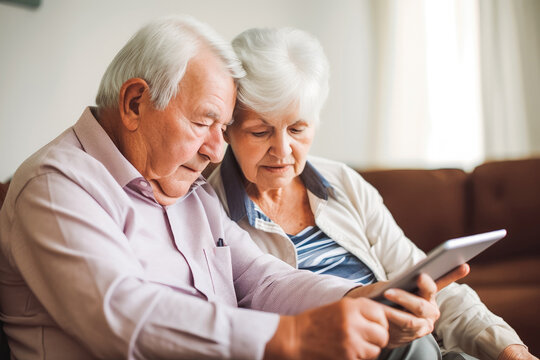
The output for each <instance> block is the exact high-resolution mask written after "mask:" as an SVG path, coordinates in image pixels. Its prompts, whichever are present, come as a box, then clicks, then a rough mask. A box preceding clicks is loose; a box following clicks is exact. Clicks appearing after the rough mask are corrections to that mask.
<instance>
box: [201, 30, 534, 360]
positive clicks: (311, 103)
mask: <svg viewBox="0 0 540 360" xmlns="http://www.w3.org/2000/svg"><path fill="white" fill-rule="evenodd" d="M233 47H234V48H235V51H236V52H237V54H238V55H239V57H240V59H241V61H242V63H243V66H244V68H245V70H246V72H247V76H246V77H245V78H243V79H240V81H239V88H238V99H237V105H236V109H235V113H234V123H233V124H232V125H231V126H229V128H228V129H227V131H226V132H225V139H226V141H227V142H228V143H229V144H230V146H229V148H228V149H227V152H226V155H225V158H224V159H223V162H222V163H221V166H220V167H219V168H218V169H216V170H215V171H214V172H213V174H212V176H211V177H210V179H209V181H210V183H211V184H212V185H213V186H214V188H215V189H216V192H217V193H218V195H219V196H220V198H221V200H222V202H223V205H224V207H225V208H226V210H227V211H228V214H229V216H230V217H231V218H232V219H233V220H235V221H236V222H237V223H238V224H239V225H240V226H241V227H242V228H244V229H245V230H247V231H248V232H249V233H250V234H251V237H252V238H253V241H254V242H256V243H257V245H258V246H259V247H260V248H261V249H263V250H264V251H266V252H268V253H270V254H273V255H275V256H277V257H279V258H281V259H282V260H283V261H285V262H287V263H289V264H291V265H292V266H295V267H298V268H301V269H306V270H310V271H313V272H316V273H319V274H332V275H336V276H340V277H343V278H347V279H351V280H353V281H355V282H357V283H358V284H362V285H368V284H372V283H375V282H377V281H385V280H388V279H391V278H392V277H394V276H395V275H396V273H397V272H399V270H401V269H403V268H404V267H408V266H411V265H413V264H414V263H416V262H417V261H419V260H420V259H421V258H423V257H424V256H425V254H424V253H423V252H422V251H421V250H420V249H418V248H417V247H416V246H415V245H414V244H413V243H412V242H411V241H410V240H409V239H407V238H406V237H405V235H404V234H403V232H402V231H401V229H400V228H399V227H398V225H397V224H396V223H395V221H394V220H393V218H392V216H391V214H390V213H389V211H388V210H387V209H386V207H385V206H384V205H383V202H382V199H381V197H380V196H379V194H378V193H377V191H376V190H375V189H374V188H373V187H372V186H370V185H369V184H368V183H367V182H366V181H364V179H362V177H361V176H360V175H359V174H358V173H357V172H356V171H354V170H352V169H351V168H349V167H347V166H345V165H344V164H341V163H338V162H335V161H331V160H326V159H322V158H316V157H308V152H309V149H310V146H311V143H312V141H313V138H314V135H315V131H316V127H317V123H318V121H319V113H320V110H321V107H322V105H323V103H324V101H325V99H326V96H327V93H328V65H327V60H326V57H325V55H324V53H323V50H322V47H321V45H320V44H319V42H318V41H317V40H316V39H315V38H313V37H312V36H310V35H308V34H307V33H305V32H303V31H300V30H296V29H289V28H282V29H250V30H248V31H245V32H243V33H242V34H240V35H239V36H237V37H236V38H235V39H234V41H233ZM308 158H309V160H308ZM368 288H369V286H366V289H368ZM409 295H410V296H411V297H412V296H414V295H412V294H409ZM392 300H394V301H396V302H399V301H402V302H401V303H400V304H401V305H402V306H404V307H405V308H406V309H408V310H409V311H410V312H411V313H414V314H415V315H416V316H418V317H422V314H421V313H419V312H418V311H416V312H415V309H414V306H413V304H414V300H411V298H409V299H407V301H405V300H404V299H403V298H402V299H398V298H395V297H393V298H392ZM421 300H422V299H420V300H418V301H421ZM437 303H438V306H439V308H440V312H441V316H440V319H439V320H438V322H437V323H436V325H435V334H436V337H437V338H438V339H439V340H440V344H442V349H443V350H444V351H445V352H447V354H446V355H445V359H450V358H457V359H461V358H465V359H470V358H471V357H470V356H469V355H466V354H465V353H467V354H470V355H473V356H476V357H478V358H480V359H497V358H499V359H513V358H517V357H514V356H518V355H524V357H523V358H534V357H533V356H532V355H530V354H529V353H528V351H527V348H526V347H525V346H523V343H522V342H521V340H520V339H519V337H518V336H517V334H516V333H515V332H514V331H513V329H512V328H511V327H510V326H509V325H508V324H507V323H506V322H504V321H503V320H502V319H501V318H499V317H497V316H495V315H494V314H492V313H491V312H490V311H489V310H488V309H487V308H486V307H485V305H484V304H482V302H481V301H480V300H479V298H478V296H477V295H476V293H475V292H474V291H473V290H472V289H470V288H469V287H468V286H466V285H458V284H456V283H453V284H451V285H449V286H448V287H446V288H444V289H443V290H441V291H440V292H439V293H438V294H437ZM405 314H407V315H408V316H410V315H411V314H409V313H405V312H404V316H405ZM390 322H391V323H392V320H390ZM411 324H413V323H411ZM394 325H395V326H394V329H393V331H391V338H392V337H394V338H397V339H398V340H397V343H399V342H400V341H401V342H404V341H410V340H412V339H414V338H416V337H418V336H421V334H420V332H419V331H417V330H418V329H403V328H402V325H396V324H394ZM412 327H414V325H412ZM464 352H465V353H464Z"/></svg>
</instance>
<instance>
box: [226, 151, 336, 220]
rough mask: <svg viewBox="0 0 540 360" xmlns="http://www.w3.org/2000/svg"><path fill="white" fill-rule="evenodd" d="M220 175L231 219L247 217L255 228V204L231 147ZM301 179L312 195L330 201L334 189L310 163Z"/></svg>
mask: <svg viewBox="0 0 540 360" xmlns="http://www.w3.org/2000/svg"><path fill="white" fill-rule="evenodd" d="M220 174H221V181H222V182H223V188H224V189H225V195H226V196H227V205H228V207H229V215H230V217H231V219H232V220H234V221H236V222H238V221H240V220H241V219H242V218H243V217H244V216H246V215H247V216H248V220H249V223H250V224H251V225H252V226H254V225H255V218H256V217H257V215H256V212H255V203H253V201H252V200H251V199H250V198H249V196H248V194H247V192H246V189H245V187H244V183H243V180H244V175H243V174H242V170H241V169H240V165H238V162H237V161H236V157H235V156H234V153H233V151H232V149H231V147H230V146H228V147H227V151H226V152H225V156H224V158H223V161H222V162H221V166H220ZM300 178H301V179H302V181H303V182H304V185H305V186H306V188H307V189H308V190H309V191H310V192H311V193H313V194H314V195H315V196H317V197H318V198H320V199H323V200H328V190H329V189H331V188H332V185H330V183H329V182H328V181H327V180H326V179H325V178H324V177H323V176H322V175H321V173H319V172H318V171H317V169H315V168H314V167H313V165H312V164H311V163H310V162H309V161H307V162H306V166H305V167H304V171H302V173H301V174H300Z"/></svg>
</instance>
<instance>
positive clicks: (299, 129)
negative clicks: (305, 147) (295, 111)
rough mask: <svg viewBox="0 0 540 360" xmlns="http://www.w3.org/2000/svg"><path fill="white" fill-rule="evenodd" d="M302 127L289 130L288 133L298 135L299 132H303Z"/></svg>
mask: <svg viewBox="0 0 540 360" xmlns="http://www.w3.org/2000/svg"><path fill="white" fill-rule="evenodd" d="M304 129H305V128H304V127H301V128H290V129H289V131H290V132H291V133H293V134H300V133H301V132H303V131H304Z"/></svg>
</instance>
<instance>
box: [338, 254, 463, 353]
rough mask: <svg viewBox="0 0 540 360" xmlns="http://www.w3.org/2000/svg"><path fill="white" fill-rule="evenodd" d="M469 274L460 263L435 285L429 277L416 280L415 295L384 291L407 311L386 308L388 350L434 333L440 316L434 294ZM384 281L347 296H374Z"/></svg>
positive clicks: (393, 290) (425, 276) (424, 276)
mask: <svg viewBox="0 0 540 360" xmlns="http://www.w3.org/2000/svg"><path fill="white" fill-rule="evenodd" d="M469 271H470V268H469V265H468V264H463V265H461V266H459V267H457V268H456V269H454V270H452V271H451V272H449V273H448V274H446V275H444V276H443V277H441V278H440V279H439V280H437V281H436V282H434V281H433V280H432V279H431V278H430V277H429V276H428V275H425V274H423V275H421V276H420V277H419V278H418V280H417V281H418V282H417V286H418V293H417V294H411V293H409V292H407V291H404V290H400V289H390V290H387V291H386V292H385V297H386V298H387V299H388V300H391V301H392V302H394V303H396V304H398V305H400V306H401V307H403V309H405V310H406V311H401V310H397V309H393V308H390V307H385V314H386V316H387V318H388V321H389V325H390V326H389V332H390V340H389V343H388V347H392V348H393V347H399V346H403V345H405V344H408V343H409V342H411V341H413V340H415V339H418V338H421V337H423V336H425V335H427V334H429V333H431V332H432V331H433V328H434V326H435V321H437V319H438V318H439V316H440V312H439V307H438V306H437V303H436V301H435V295H436V294H437V291H439V290H441V289H442V288H444V287H446V286H448V285H449V284H451V283H452V282H454V281H456V280H458V279H461V278H463V277H465V276H466V275H467V274H468V273H469ZM383 286H386V282H378V283H375V284H372V285H368V286H362V287H357V288H355V289H353V290H351V291H349V292H348V293H347V296H349V297H363V296H365V297H370V296H372V295H373V294H377V293H378V292H379V291H378V290H379V289H380V287H383Z"/></svg>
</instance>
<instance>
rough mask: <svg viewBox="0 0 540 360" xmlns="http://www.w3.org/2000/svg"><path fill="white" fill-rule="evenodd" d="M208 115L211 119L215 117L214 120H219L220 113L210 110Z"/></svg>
mask: <svg viewBox="0 0 540 360" xmlns="http://www.w3.org/2000/svg"><path fill="white" fill-rule="evenodd" d="M206 116H207V117H209V118H210V119H213V120H214V121H218V122H219V114H218V113H216V112H214V111H209V112H207V113H206Z"/></svg>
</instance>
